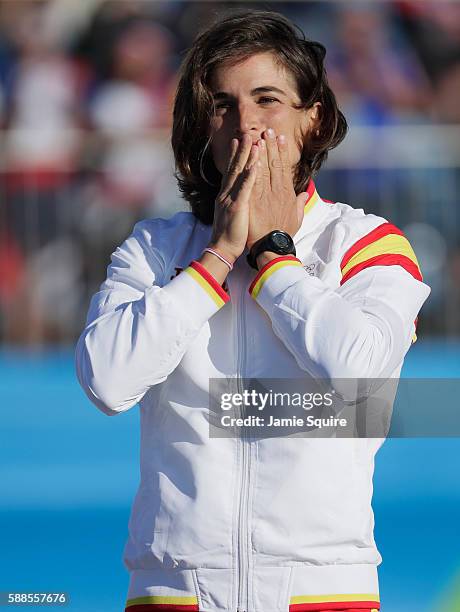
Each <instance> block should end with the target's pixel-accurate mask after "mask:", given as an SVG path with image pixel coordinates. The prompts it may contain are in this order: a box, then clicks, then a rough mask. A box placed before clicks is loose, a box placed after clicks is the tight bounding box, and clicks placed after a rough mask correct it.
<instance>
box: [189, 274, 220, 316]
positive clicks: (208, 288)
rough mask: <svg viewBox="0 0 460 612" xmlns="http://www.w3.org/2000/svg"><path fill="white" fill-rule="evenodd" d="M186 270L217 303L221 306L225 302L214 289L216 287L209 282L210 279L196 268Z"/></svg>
mask: <svg viewBox="0 0 460 612" xmlns="http://www.w3.org/2000/svg"><path fill="white" fill-rule="evenodd" d="M185 272H187V273H188V274H190V276H191V277H192V278H194V279H195V280H196V282H197V283H198V284H199V285H200V286H201V287H202V288H203V289H204V290H205V291H206V293H207V294H208V295H209V297H210V298H211V299H212V300H213V301H214V302H215V304H216V305H217V306H218V307H219V308H221V307H222V306H223V305H224V304H225V302H224V300H223V299H222V298H221V297H220V295H219V294H218V293H216V292H215V291H214V288H213V287H211V285H210V284H209V283H208V281H207V280H206V279H205V278H203V277H202V276H201V274H200V273H199V272H197V271H196V270H195V269H194V268H185Z"/></svg>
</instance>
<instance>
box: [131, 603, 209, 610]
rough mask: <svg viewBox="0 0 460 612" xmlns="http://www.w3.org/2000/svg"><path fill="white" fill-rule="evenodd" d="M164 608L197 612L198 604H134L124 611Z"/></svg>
mask: <svg viewBox="0 0 460 612" xmlns="http://www.w3.org/2000/svg"><path fill="white" fill-rule="evenodd" d="M153 610H165V611H166V612H198V604H192V605H189V606H180V605H177V604H174V605H173V604H136V605H134V606H128V607H126V608H125V612H153Z"/></svg>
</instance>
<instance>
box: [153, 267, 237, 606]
mask: <svg viewBox="0 0 460 612" xmlns="http://www.w3.org/2000/svg"><path fill="white" fill-rule="evenodd" d="M190 267H191V268H193V269H194V270H196V271H197V272H198V274H201V276H202V277H203V278H204V279H205V280H206V281H207V282H208V283H209V284H210V285H211V287H212V288H213V289H214V291H215V292H216V293H217V294H218V295H220V297H221V298H222V299H223V300H224V302H229V301H230V296H229V295H228V293H227V292H226V291H224V289H223V288H222V287H221V286H220V285H219V283H218V282H217V281H216V279H215V278H214V276H213V275H212V274H211V273H210V272H208V270H206V268H205V267H204V266H202V265H201V264H200V263H198V262H197V261H192V262H191V264H190ZM155 605H157V604H155ZM162 605H163V604H162Z"/></svg>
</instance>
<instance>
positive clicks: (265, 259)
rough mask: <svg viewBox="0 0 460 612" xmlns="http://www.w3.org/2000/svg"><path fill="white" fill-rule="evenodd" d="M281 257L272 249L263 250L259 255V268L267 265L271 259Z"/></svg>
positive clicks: (257, 260)
mask: <svg viewBox="0 0 460 612" xmlns="http://www.w3.org/2000/svg"><path fill="white" fill-rule="evenodd" d="M277 257H279V255H278V253H272V252H271V251H263V252H262V253H260V255H258V256H257V258H256V262H257V268H258V270H261V269H262V268H263V267H264V266H266V265H267V264H268V263H270V261H272V260H273V259H276V258H277Z"/></svg>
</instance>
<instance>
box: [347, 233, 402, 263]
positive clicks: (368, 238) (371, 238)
mask: <svg viewBox="0 0 460 612" xmlns="http://www.w3.org/2000/svg"><path fill="white" fill-rule="evenodd" d="M388 234H398V236H404V233H403V232H402V231H401V230H400V229H398V228H397V227H396V225H393V224H392V223H382V225H379V226H378V227H376V228H375V229H373V230H372V231H371V232H369V233H368V234H366V235H365V236H363V237H362V238H360V239H359V240H358V242H355V244H354V245H353V246H352V247H350V248H349V249H348V251H347V252H346V253H345V255H344V256H343V257H342V262H341V264H340V268H341V269H343V268H344V267H345V266H346V265H347V263H348V262H349V261H350V259H351V258H352V257H353V255H356V253H357V252H358V251H360V250H361V249H363V248H364V247H366V246H368V245H369V244H371V243H372V242H375V241H376V240H378V239H379V238H383V236H387V235H388Z"/></svg>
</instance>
